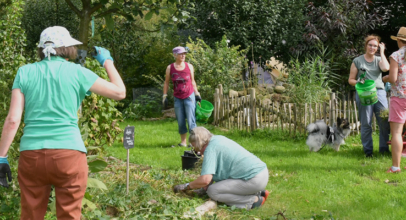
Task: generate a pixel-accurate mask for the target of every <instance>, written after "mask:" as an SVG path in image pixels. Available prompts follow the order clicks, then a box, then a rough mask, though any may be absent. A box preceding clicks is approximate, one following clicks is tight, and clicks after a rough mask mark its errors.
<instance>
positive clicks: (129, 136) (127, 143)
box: [123, 125, 134, 195]
mask: <svg viewBox="0 0 406 220" xmlns="http://www.w3.org/2000/svg"><path fill="white" fill-rule="evenodd" d="M123 144H124V148H125V149H127V195H128V181H129V176H130V149H131V148H133V147H134V126H129V125H127V127H125V128H124V138H123Z"/></svg>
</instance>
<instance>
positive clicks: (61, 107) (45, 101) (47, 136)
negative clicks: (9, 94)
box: [13, 56, 99, 152]
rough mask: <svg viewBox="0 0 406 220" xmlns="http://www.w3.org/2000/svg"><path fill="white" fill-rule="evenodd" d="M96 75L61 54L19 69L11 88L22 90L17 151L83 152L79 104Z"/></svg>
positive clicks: (84, 150)
mask: <svg viewBox="0 0 406 220" xmlns="http://www.w3.org/2000/svg"><path fill="white" fill-rule="evenodd" d="M98 78H99V76H97V75H96V74H95V73H93V72H92V71H90V70H89V69H86V68H84V67H82V66H80V65H79V64H74V63H71V62H68V61H66V60H65V59H63V58H61V57H54V56H53V57H51V60H48V58H45V59H44V60H42V61H40V62H36V63H33V64H28V65H25V66H22V67H20V68H19V69H18V72H17V75H16V78H15V79H14V84H13V89H20V90H21V92H22V93H23V94H24V99H25V104H24V110H25V115H24V123H25V127H24V134H23V136H22V138H21V143H20V151H25V150H39V149H70V150H78V151H82V152H86V148H85V146H84V143H83V141H82V138H81V134H80V131H79V127H78V115H77V112H78V110H79V106H80V104H81V102H82V100H83V99H84V98H85V96H86V94H90V92H89V89H90V87H91V86H92V85H93V84H94V82H95V81H96V80H97V79H98Z"/></svg>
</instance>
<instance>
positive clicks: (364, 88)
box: [355, 79, 378, 105]
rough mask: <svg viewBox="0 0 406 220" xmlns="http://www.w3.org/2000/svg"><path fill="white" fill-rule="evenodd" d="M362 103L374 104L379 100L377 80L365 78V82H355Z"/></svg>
mask: <svg viewBox="0 0 406 220" xmlns="http://www.w3.org/2000/svg"><path fill="white" fill-rule="evenodd" d="M355 89H356V90H357V93H358V96H359V99H360V101H361V105H373V104H375V103H377V102H378V95H377V93H376V87H375V81H373V80H370V79H368V80H365V82H364V84H362V83H357V84H355Z"/></svg>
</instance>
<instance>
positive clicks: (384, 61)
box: [379, 43, 389, 72]
mask: <svg viewBox="0 0 406 220" xmlns="http://www.w3.org/2000/svg"><path fill="white" fill-rule="evenodd" d="M379 47H380V48H381V52H380V53H381V61H379V68H380V69H381V70H382V72H387V71H388V70H389V63H388V60H387V59H386V56H385V53H384V51H385V44H384V43H380V44H379Z"/></svg>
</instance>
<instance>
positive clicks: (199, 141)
mask: <svg viewBox="0 0 406 220" xmlns="http://www.w3.org/2000/svg"><path fill="white" fill-rule="evenodd" d="M211 137H213V134H212V133H210V131H209V130H207V129H206V128H204V127H195V128H193V129H192V130H191V131H190V136H189V143H194V145H195V147H196V148H197V149H198V150H201V149H202V148H203V147H204V145H206V144H208V143H209V141H210V139H211Z"/></svg>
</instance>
